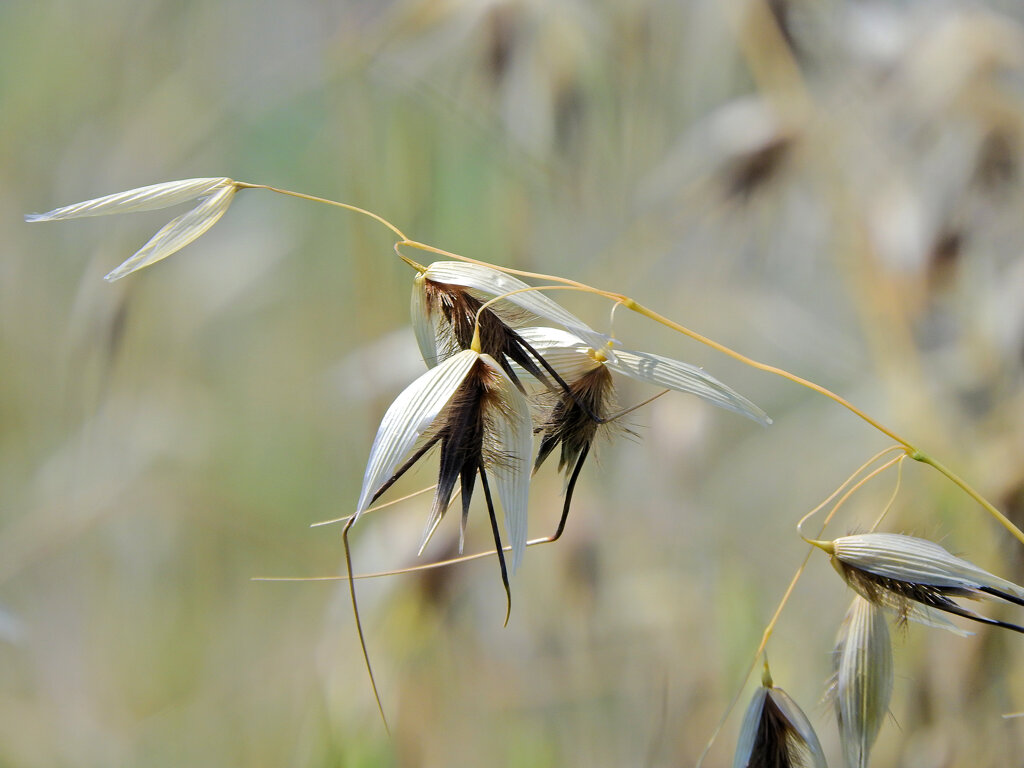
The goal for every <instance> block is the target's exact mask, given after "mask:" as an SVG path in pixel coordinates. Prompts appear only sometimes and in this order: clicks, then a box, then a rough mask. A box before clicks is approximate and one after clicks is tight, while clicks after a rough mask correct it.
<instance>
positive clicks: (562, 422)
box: [534, 365, 614, 470]
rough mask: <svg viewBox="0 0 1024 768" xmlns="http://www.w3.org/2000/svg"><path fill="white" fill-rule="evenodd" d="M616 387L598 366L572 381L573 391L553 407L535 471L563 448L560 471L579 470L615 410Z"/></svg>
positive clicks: (559, 460) (545, 424)
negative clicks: (552, 453) (603, 425)
mask: <svg viewBox="0 0 1024 768" xmlns="http://www.w3.org/2000/svg"><path fill="white" fill-rule="evenodd" d="M613 389H614V385H613V383H612V375H611V373H610V372H609V371H608V369H607V368H606V367H605V366H603V365H596V366H595V367H594V368H592V369H591V370H589V371H585V372H584V373H582V374H580V375H579V377H578V378H576V379H574V380H572V381H570V382H569V389H568V391H566V392H562V393H561V394H559V396H558V399H557V400H556V401H555V404H554V405H553V406H551V410H550V411H549V412H548V414H547V417H546V419H545V421H544V424H543V425H542V426H541V427H540V428H539V431H540V432H541V434H542V437H541V441H540V448H539V449H538V450H537V461H536V462H535V463H534V469H539V468H540V465H541V464H543V463H544V460H545V459H546V458H547V457H548V456H550V455H551V452H552V451H554V450H555V448H557V447H558V446H559V445H560V446H561V447H562V451H561V455H560V456H559V457H558V469H559V470H564V469H566V468H571V467H575V466H576V464H577V462H578V461H579V460H580V459H581V458H582V459H586V455H585V454H586V453H587V452H589V450H590V446H591V445H592V444H593V442H594V436H595V435H596V433H597V427H598V425H599V421H604V420H606V419H607V418H608V416H609V415H610V413H611V410H612V402H613V395H612V392H613Z"/></svg>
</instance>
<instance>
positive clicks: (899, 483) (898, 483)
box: [869, 454, 909, 533]
mask: <svg viewBox="0 0 1024 768" xmlns="http://www.w3.org/2000/svg"><path fill="white" fill-rule="evenodd" d="M908 455H909V454H903V455H902V456H900V460H899V463H898V464H897V465H896V487H895V488H893V489H892V496H890V497H889V501H888V502H886V505H885V508H884V509H883V510H882V514H880V515H879V516H878V519H877V520H875V524H874V525H872V526H871V530H870V531H869V532H870V533H874V532H875V531H876V530H877V529H878V526H880V525H881V524H882V521H883V520H885V516H886V515H888V514H889V510H891V509H892V505H893V503H895V501H896V497H897V496H899V494H900V487H901V486H902V485H903V460H904V459H906V458H907V456H908Z"/></svg>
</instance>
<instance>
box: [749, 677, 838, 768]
mask: <svg viewBox="0 0 1024 768" xmlns="http://www.w3.org/2000/svg"><path fill="white" fill-rule="evenodd" d="M732 765H733V768H796V766H806V768H827V764H826V762H825V753H824V752H823V751H822V749H821V744H820V742H819V741H818V737H817V735H816V734H815V733H814V728H812V727H811V723H810V721H809V720H808V719H807V716H806V715H805V714H804V713H803V711H802V710H801V709H800V707H798V706H797V704H796V702H795V701H793V700H792V699H791V698H790V697H789V696H788V695H787V694H786V692H785V691H783V690H782V689H781V688H775V687H774V686H773V685H772V681H771V677H770V675H768V674H767V672H766V674H765V680H764V685H762V687H761V688H758V689H757V692H756V693H755V694H754V698H753V699H752V700H751V702H750V706H748V707H747V713H746V715H745V716H744V717H743V726H742V727H741V729H740V737H739V741H738V742H737V744H736V757H735V759H734V760H733V763H732Z"/></svg>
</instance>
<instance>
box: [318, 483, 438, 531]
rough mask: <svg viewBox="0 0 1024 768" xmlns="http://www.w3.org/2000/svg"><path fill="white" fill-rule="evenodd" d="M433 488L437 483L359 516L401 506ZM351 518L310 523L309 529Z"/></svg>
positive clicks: (348, 516)
mask: <svg viewBox="0 0 1024 768" xmlns="http://www.w3.org/2000/svg"><path fill="white" fill-rule="evenodd" d="M435 488H437V483H434V484H433V485H428V486H427V487H426V488H420V489H419V490H418V491H413V492H412V493H408V494H406V495H405V496H402V497H401V498H399V499H392V500H391V501H386V502H384V503H383V504H377V505H376V506H373V507H370V508H369V509H365V510H363V514H362V515H360V517H362V516H363V515H368V514H369V513H370V512H378V511H380V510H382V509H387V508H388V507H393V506H395V504H401V503H402V502H403V501H408V500H409V499H414V498H416V497H417V496H422V495H423V494H424V493H429V492H430V491H432V490H434V489H435ZM353 517H355V515H345V516H344V517H335V518H332V519H331V520H321V521H319V522H317V523H310V524H309V527H310V528H318V527H320V526H321V525H333V524H334V523H347V522H348V521H349V519H351V518H353Z"/></svg>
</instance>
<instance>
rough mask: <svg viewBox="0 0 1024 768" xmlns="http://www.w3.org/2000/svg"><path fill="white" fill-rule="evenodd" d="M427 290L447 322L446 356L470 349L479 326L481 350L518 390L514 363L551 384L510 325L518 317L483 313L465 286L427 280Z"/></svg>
mask: <svg viewBox="0 0 1024 768" xmlns="http://www.w3.org/2000/svg"><path fill="white" fill-rule="evenodd" d="M423 290H424V292H425V294H426V299H427V306H428V307H429V308H430V311H431V312H434V311H437V312H439V313H440V315H441V317H443V318H444V321H445V322H444V323H443V324H442V325H441V329H442V332H443V336H442V337H441V339H440V342H441V350H440V351H441V353H442V356H443V357H449V356H451V355H453V354H455V353H456V352H460V351H461V350H464V349H469V348H470V346H472V344H473V335H474V332H475V330H476V328H477V326H478V323H479V329H480V351H481V352H483V353H484V354H487V355H490V356H491V357H493V358H494V359H495V360H496V361H497V362H498V365H500V366H501V368H502V370H503V371H505V373H506V374H508V376H509V378H510V379H512V381H513V383H514V384H515V385H516V387H518V388H519V389H520V390H522V389H523V387H522V385H521V384H520V382H519V380H518V378H517V377H516V375H515V372H514V371H513V369H512V365H511V363H517V364H518V365H519V366H520V367H521V368H522V369H523V370H525V371H526V372H527V373H529V374H530V375H531V376H533V377H534V378H536V379H537V380H538V381H540V382H542V383H543V384H545V385H547V379H546V377H545V376H544V373H543V371H541V369H540V367H539V366H538V363H537V361H536V360H535V359H534V357H533V355H532V354H531V350H530V349H529V347H528V346H527V344H526V343H525V342H524V341H523V339H522V338H521V337H520V336H519V334H518V333H516V332H515V331H514V330H512V328H511V327H510V325H509V323H510V322H514V318H512V317H508V318H507V319H503V318H502V317H501V316H499V315H498V314H497V313H496V312H495V311H493V309H492V308H491V307H488V308H487V309H485V310H483V312H480V308H481V307H482V306H483V302H482V301H480V300H479V299H478V298H476V297H475V296H473V295H472V294H471V293H470V292H469V291H468V290H466V289H465V288H462V287H461V286H457V285H449V284H447V283H436V282H434V281H432V280H426V281H424V286H423ZM478 313H479V321H478V320H477V314H478ZM510 361H511V362H510Z"/></svg>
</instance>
